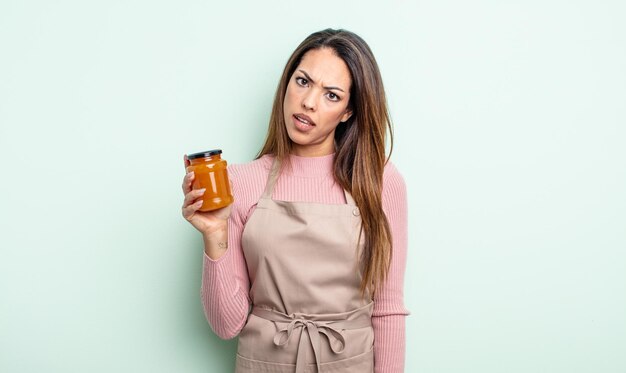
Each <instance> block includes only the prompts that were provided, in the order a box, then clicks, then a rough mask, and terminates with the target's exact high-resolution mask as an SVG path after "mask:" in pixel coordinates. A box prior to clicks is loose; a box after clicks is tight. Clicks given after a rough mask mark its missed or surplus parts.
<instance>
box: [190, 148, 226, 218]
mask: <svg viewBox="0 0 626 373" xmlns="http://www.w3.org/2000/svg"><path fill="white" fill-rule="evenodd" d="M221 154H222V150H221V149H213V150H208V151H206V152H200V153H194V154H189V155H187V159H189V163H190V164H189V166H187V172H192V171H193V173H194V174H195V177H194V180H193V183H192V185H191V188H192V189H202V188H205V189H206V190H205V191H204V195H203V196H202V197H201V198H202V200H203V203H202V207H200V208H199V209H198V210H199V211H212V210H217V209H219V208H222V207H226V206H228V205H230V204H231V203H233V200H234V198H233V193H232V190H231V189H230V183H229V181H228V172H227V171H226V165H227V163H226V161H225V160H223V159H222V156H221Z"/></svg>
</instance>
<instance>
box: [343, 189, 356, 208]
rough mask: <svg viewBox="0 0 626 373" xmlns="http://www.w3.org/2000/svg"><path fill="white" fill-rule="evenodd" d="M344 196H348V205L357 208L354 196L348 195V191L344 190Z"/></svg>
mask: <svg viewBox="0 0 626 373" xmlns="http://www.w3.org/2000/svg"><path fill="white" fill-rule="evenodd" d="M343 195H344V196H346V203H347V204H348V205H350V206H356V202H354V198H352V195H351V194H350V193H348V191H347V190H345V189H344V190H343Z"/></svg>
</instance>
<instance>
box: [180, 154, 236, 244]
mask: <svg viewBox="0 0 626 373" xmlns="http://www.w3.org/2000/svg"><path fill="white" fill-rule="evenodd" d="M184 163H185V170H187V166H189V163H190V162H189V159H187V155H185V157H184ZM193 179H194V173H193V172H188V173H187V174H186V175H185V177H184V178H183V194H184V195H185V199H184V201H183V207H182V212H183V217H184V218H185V220H187V221H188V222H190V223H191V225H193V226H194V227H195V228H196V229H197V230H199V231H200V233H202V235H203V236H204V237H209V236H211V234H213V233H216V232H218V231H221V230H224V229H226V227H227V226H228V218H229V216H230V212H231V209H232V204H230V205H228V206H226V207H222V208H221V209H217V210H213V211H206V212H202V211H198V209H199V208H200V207H201V206H202V198H201V197H202V195H203V194H204V190H203V189H196V190H193V189H192V188H191V186H192V183H193Z"/></svg>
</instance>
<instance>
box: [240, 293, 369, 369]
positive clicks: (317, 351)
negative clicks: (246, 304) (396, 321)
mask: <svg viewBox="0 0 626 373" xmlns="http://www.w3.org/2000/svg"><path fill="white" fill-rule="evenodd" d="M371 306H372V303H370V304H368V305H366V306H365V307H363V308H361V309H357V310H354V311H352V312H347V313H345V314H343V315H342V316H344V317H346V316H347V315H349V314H354V313H358V314H359V317H357V318H355V319H351V320H347V319H338V320H333V319H327V318H326V317H327V316H330V315H323V316H322V317H320V315H305V314H300V313H295V314H291V315H286V314H284V313H281V312H278V311H274V310H270V309H266V308H260V307H254V309H253V310H252V313H253V314H254V315H256V316H259V317H261V318H264V319H266V320H270V321H273V322H274V324H275V325H277V326H278V324H277V323H282V324H283V325H284V324H286V326H284V327H283V328H281V329H279V330H278V331H277V332H276V334H274V345H276V346H279V347H284V346H285V345H287V344H288V343H289V340H290V339H291V336H292V335H293V332H294V330H296V329H302V331H301V332H300V340H299V341H298V351H297V352H296V373H304V371H305V368H306V365H307V361H308V349H307V347H306V343H307V339H308V340H309V343H310V345H311V347H312V349H313V355H314V356H315V365H316V366H317V371H318V372H321V370H320V369H321V343H322V338H321V337H320V334H324V335H325V336H326V338H327V339H328V345H329V347H330V349H331V351H332V352H333V353H335V354H340V353H342V352H343V351H344V350H345V348H346V339H345V336H344V330H345V329H357V328H364V327H367V326H371V325H372V324H371V319H370V317H371ZM367 310H369V312H368V311H367ZM363 311H365V312H363ZM324 316H326V317H324ZM305 317H306V318H305ZM316 318H317V319H316ZM320 318H321V320H320ZM305 332H306V333H305ZM305 334H306V335H307V336H308V338H307V337H305Z"/></svg>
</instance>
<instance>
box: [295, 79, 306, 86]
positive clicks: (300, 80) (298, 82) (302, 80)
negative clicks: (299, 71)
mask: <svg viewBox="0 0 626 373" xmlns="http://www.w3.org/2000/svg"><path fill="white" fill-rule="evenodd" d="M298 79H299V80H298ZM299 81H304V83H299ZM296 82H298V84H300V85H306V82H307V81H306V79H304V78H302V77H297V78H296Z"/></svg>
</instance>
